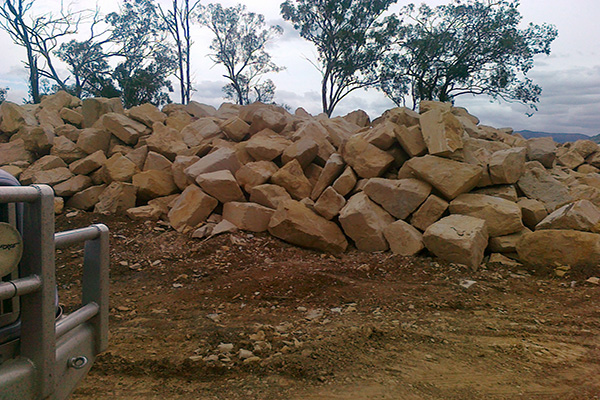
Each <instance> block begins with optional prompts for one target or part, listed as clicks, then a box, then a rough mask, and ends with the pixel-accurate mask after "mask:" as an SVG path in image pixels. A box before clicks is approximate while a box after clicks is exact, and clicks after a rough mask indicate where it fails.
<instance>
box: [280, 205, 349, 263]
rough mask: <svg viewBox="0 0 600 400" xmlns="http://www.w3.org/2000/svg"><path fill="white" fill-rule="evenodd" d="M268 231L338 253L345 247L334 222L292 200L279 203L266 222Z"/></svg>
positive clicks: (311, 246) (343, 237) (308, 246)
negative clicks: (269, 219) (267, 222)
mask: <svg viewBox="0 0 600 400" xmlns="http://www.w3.org/2000/svg"><path fill="white" fill-rule="evenodd" d="M269 233H271V235H273V236H275V237H277V238H279V239H282V240H285V241H286V242H289V243H292V244H295V245H297V246H301V247H307V248H310V249H317V250H321V251H325V252H329V253H341V252H343V251H345V250H346V247H347V246H348V242H347V241H346V237H345V236H344V234H343V233H342V231H341V230H340V228H339V227H338V226H337V224H335V223H334V222H331V221H327V220H326V219H325V218H323V217H320V216H318V215H317V214H315V213H314V212H312V211H311V210H309V209H308V208H307V207H306V206H305V205H303V204H302V203H300V202H298V201H295V200H289V201H286V202H282V203H280V204H279V207H277V211H276V212H275V213H274V214H273V216H272V217H271V221H270V222H269Z"/></svg>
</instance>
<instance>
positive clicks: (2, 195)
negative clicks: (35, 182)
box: [0, 186, 41, 203]
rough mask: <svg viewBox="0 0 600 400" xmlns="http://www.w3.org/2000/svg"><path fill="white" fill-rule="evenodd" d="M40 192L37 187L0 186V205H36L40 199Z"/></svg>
mask: <svg viewBox="0 0 600 400" xmlns="http://www.w3.org/2000/svg"><path fill="white" fill-rule="evenodd" d="M40 195H41V194H40V190H39V189H38V188H37V187H35V186H0V203H16V202H25V203H34V202H36V201H38V200H39V199H40Z"/></svg>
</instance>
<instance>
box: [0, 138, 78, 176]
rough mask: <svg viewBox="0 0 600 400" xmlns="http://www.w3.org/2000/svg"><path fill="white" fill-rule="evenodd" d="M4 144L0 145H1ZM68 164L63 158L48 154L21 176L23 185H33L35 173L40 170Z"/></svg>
mask: <svg viewBox="0 0 600 400" xmlns="http://www.w3.org/2000/svg"><path fill="white" fill-rule="evenodd" d="M1 146H2V145H0V147H1ZM66 166H67V164H66V163H65V162H64V161H63V159H62V158H60V157H57V156H53V155H47V156H44V157H42V158H40V159H38V160H36V161H35V162H34V163H33V164H31V165H30V166H29V167H28V168H27V169H26V170H25V171H23V173H22V174H21V176H20V177H19V178H20V179H19V180H20V182H21V185H31V184H32V183H33V175H34V174H35V173H36V172H38V171H47V170H50V169H55V168H61V167H66Z"/></svg>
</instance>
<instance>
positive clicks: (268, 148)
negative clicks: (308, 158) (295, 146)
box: [246, 132, 292, 161]
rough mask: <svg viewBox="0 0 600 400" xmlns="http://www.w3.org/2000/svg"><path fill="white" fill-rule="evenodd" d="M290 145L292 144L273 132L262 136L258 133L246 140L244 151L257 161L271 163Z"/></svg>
mask: <svg viewBox="0 0 600 400" xmlns="http://www.w3.org/2000/svg"><path fill="white" fill-rule="evenodd" d="M291 145H292V142H290V141H289V140H287V139H286V138H284V137H281V136H278V135H277V134H275V133H274V132H265V133H264V134H261V133H258V134H256V135H254V136H253V137H252V138H251V139H250V140H248V142H247V144H246V151H247V152H248V154H250V155H251V156H252V157H253V158H254V159H255V160H257V161H260V160H265V161H272V160H274V159H275V158H277V157H279V156H280V155H281V153H283V151H284V150H285V149H286V148H287V147H288V146H291Z"/></svg>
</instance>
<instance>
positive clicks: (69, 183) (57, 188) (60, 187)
mask: <svg viewBox="0 0 600 400" xmlns="http://www.w3.org/2000/svg"><path fill="white" fill-rule="evenodd" d="M90 186H92V178H90V177H89V176H86V175H76V176H74V177H72V178H69V179H67V180H66V181H64V182H61V183H59V184H57V185H54V187H53V189H54V193H55V194H56V195H57V196H61V197H70V196H73V195H74V194H76V193H79V192H81V191H82V190H85V189H87V188H89V187H90Z"/></svg>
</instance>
